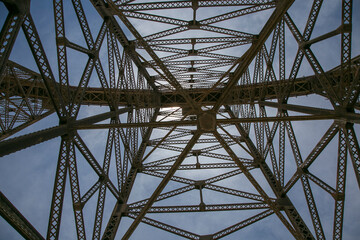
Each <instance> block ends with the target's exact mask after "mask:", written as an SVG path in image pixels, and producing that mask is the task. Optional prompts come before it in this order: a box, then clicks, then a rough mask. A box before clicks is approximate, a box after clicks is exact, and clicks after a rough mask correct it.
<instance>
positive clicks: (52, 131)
mask: <svg viewBox="0 0 360 240" xmlns="http://www.w3.org/2000/svg"><path fill="white" fill-rule="evenodd" d="M131 109H132V108H122V109H119V110H117V111H111V112H107V113H102V114H99V115H95V116H91V117H88V118H84V119H80V120H75V121H74V122H68V123H65V124H60V125H59V126H56V127H52V128H47V129H44V130H40V131H37V132H34V133H30V134H26V135H22V136H19V137H15V138H11V139H9V140H6V141H2V142H0V157H2V156H5V155H8V154H10V153H13V152H17V151H20V150H22V149H25V148H28V147H31V146H33V145H36V144H39V143H42V142H45V141H48V140H50V139H53V138H56V137H59V136H62V135H66V134H70V133H71V132H72V131H74V130H76V129H77V127H78V126H82V125H88V124H90V125H91V124H94V123H97V122H101V121H103V120H106V119H108V118H112V117H114V116H116V115H117V114H122V113H126V112H129V111H130V110H131Z"/></svg>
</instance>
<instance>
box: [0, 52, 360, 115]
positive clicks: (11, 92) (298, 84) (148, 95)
mask: <svg viewBox="0 0 360 240" xmlns="http://www.w3.org/2000/svg"><path fill="white" fill-rule="evenodd" d="M359 61H360V56H357V57H356V58H354V59H353V60H352V62H353V64H354V66H355V65H356V64H358V62H359ZM8 67H10V68H13V69H15V70H16V71H18V72H19V73H21V74H19V75H22V76H24V77H23V79H20V83H21V86H22V88H23V91H24V92H26V93H28V95H29V98H33V99H37V100H41V101H42V103H43V105H44V106H43V107H45V108H51V105H50V104H48V102H49V96H48V94H47V91H46V89H45V86H44V84H42V82H41V81H40V79H41V75H40V74H37V73H35V72H33V71H31V70H29V69H27V68H25V67H23V66H20V65H18V64H16V63H13V62H10V61H9V62H8ZM16 71H15V72H16ZM354 74H355V71H354ZM327 75H328V76H332V79H334V80H336V79H337V77H338V76H340V75H341V69H340V67H336V68H334V69H332V70H330V71H328V72H327ZM17 77H18V78H19V76H17ZM279 84H280V85H281V86H286V85H289V86H291V91H290V96H293V97H295V96H304V95H308V94H322V93H323V89H322V87H321V85H320V84H319V83H318V81H317V78H316V76H308V77H302V78H297V79H296V80H294V81H289V80H283V81H273V82H267V83H256V84H246V85H238V86H234V87H233V88H232V90H231V91H230V92H229V94H228V95H227V97H226V98H225V99H224V104H225V105H234V104H246V103H249V102H251V101H255V102H256V101H259V100H261V99H260V98H263V99H266V100H270V99H276V98H277V94H276V89H277V87H278V86H279ZM333 84H337V82H336V81H333ZM76 89H77V88H76V87H70V88H69V90H70V92H75V91H76ZM117 91H118V94H119V95H118V96H119V98H118V102H119V104H120V105H121V106H129V105H130V106H135V107H138V108H155V107H183V106H187V103H186V101H185V99H184V97H183V96H182V94H181V93H180V92H178V91H176V90H174V91H160V92H159V93H155V92H154V91H153V90H141V89H128V90H124V89H123V90H117ZM183 91H186V92H187V93H188V95H189V96H190V97H191V98H192V99H194V100H196V99H198V98H199V97H200V96H203V94H204V93H205V92H207V91H208V89H207V88H193V89H183ZM0 92H1V93H3V94H4V95H5V96H6V97H13V96H21V92H22V90H21V89H19V87H18V85H17V84H16V82H15V78H14V76H12V75H6V76H5V78H4V80H3V82H2V83H1V85H0ZM221 94H222V89H218V88H215V89H213V90H212V91H211V92H210V93H209V94H208V95H207V97H206V98H205V99H204V100H203V101H202V105H208V106H210V105H214V104H216V102H217V101H218V99H219V97H220V96H221ZM82 104H84V105H107V100H106V96H105V93H104V90H103V89H101V88H88V89H87V90H86V92H85V94H84V98H83V101H82Z"/></svg>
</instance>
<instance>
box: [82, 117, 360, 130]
mask: <svg viewBox="0 0 360 240" xmlns="http://www.w3.org/2000/svg"><path fill="white" fill-rule="evenodd" d="M326 119H339V120H341V119H342V116H341V115H339V114H318V115H300V116H286V117H259V118H234V119H217V120H216V121H217V124H221V125H222V124H234V123H250V122H276V121H306V120H326ZM357 121H358V122H360V120H359V119H358V120H357ZM197 125H198V121H196V120H185V121H168V122H150V123H118V124H93V125H92V124H84V125H77V129H108V128H111V127H116V128H130V127H172V126H197Z"/></svg>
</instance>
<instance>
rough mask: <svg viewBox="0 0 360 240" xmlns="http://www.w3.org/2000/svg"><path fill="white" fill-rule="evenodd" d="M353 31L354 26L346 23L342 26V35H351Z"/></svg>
mask: <svg viewBox="0 0 360 240" xmlns="http://www.w3.org/2000/svg"><path fill="white" fill-rule="evenodd" d="M351 31H352V25H351V24H350V23H346V24H343V25H342V26H341V32H342V33H351Z"/></svg>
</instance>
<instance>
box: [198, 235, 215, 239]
mask: <svg viewBox="0 0 360 240" xmlns="http://www.w3.org/2000/svg"><path fill="white" fill-rule="evenodd" d="M213 239H214V238H213V235H202V236H200V237H199V240H213Z"/></svg>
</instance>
